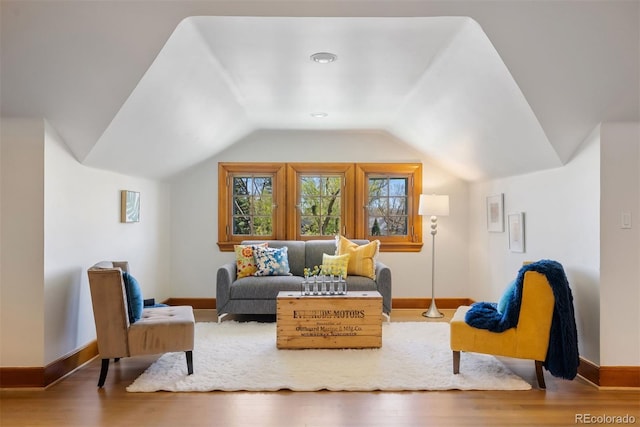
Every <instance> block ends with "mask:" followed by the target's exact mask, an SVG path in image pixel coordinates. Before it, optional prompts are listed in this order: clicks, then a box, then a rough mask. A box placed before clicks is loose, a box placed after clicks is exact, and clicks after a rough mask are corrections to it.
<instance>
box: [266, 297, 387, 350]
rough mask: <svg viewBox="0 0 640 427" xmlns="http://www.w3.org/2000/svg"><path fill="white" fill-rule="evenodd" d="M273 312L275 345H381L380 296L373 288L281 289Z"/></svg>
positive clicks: (370, 346)
mask: <svg viewBox="0 0 640 427" xmlns="http://www.w3.org/2000/svg"><path fill="white" fill-rule="evenodd" d="M277 315H278V316H277V331H278V332H277V347H278V348H282V349H285V348H287V349H302V348H374V347H381V346H382V296H381V295H380V293H379V292H376V291H363V292H357V291H353V292H351V291H350V292H347V294H346V295H332V296H329V295H301V294H300V292H290V291H282V292H280V293H278V299H277Z"/></svg>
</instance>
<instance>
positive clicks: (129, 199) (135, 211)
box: [120, 190, 140, 222]
mask: <svg viewBox="0 0 640 427" xmlns="http://www.w3.org/2000/svg"><path fill="white" fill-rule="evenodd" d="M120 222H140V193H138V192H137V191H129V190H122V192H121V207H120Z"/></svg>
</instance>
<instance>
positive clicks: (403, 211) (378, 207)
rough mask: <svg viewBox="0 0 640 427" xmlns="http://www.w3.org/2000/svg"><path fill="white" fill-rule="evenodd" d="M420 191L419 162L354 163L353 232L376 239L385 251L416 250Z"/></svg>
mask: <svg viewBox="0 0 640 427" xmlns="http://www.w3.org/2000/svg"><path fill="white" fill-rule="evenodd" d="M421 191H422V165H421V164H419V163H408V164H407V163H398V164H395V163H394V164H390V163H366V164H364V163H360V164H357V165H356V201H357V202H359V204H360V206H356V223H357V225H358V226H357V228H356V234H357V235H358V236H359V237H360V236H361V238H363V239H369V240H374V239H378V240H380V243H381V250H384V251H386V252H396V251H401V252H418V251H420V249H421V248H422V221H421V217H420V216H419V215H418V201H419V199H420V193H421Z"/></svg>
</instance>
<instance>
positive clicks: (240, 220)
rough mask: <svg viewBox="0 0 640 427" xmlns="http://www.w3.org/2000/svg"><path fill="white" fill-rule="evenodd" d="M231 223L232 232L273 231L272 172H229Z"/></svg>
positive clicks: (271, 232)
mask: <svg viewBox="0 0 640 427" xmlns="http://www.w3.org/2000/svg"><path fill="white" fill-rule="evenodd" d="M231 186H232V189H233V190H232V196H231V203H232V205H233V207H232V209H231V217H232V219H231V223H232V226H231V228H232V230H233V231H232V233H233V235H235V236H271V235H272V234H273V204H274V203H273V176H272V175H244V174H238V175H235V174H232V175H231Z"/></svg>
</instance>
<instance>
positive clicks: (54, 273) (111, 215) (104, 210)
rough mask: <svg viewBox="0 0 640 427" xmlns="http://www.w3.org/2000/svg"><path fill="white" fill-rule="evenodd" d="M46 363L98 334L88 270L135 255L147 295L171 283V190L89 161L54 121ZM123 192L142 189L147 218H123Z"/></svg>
mask: <svg viewBox="0 0 640 427" xmlns="http://www.w3.org/2000/svg"><path fill="white" fill-rule="evenodd" d="M45 131H46V134H45V173H44V178H45V191H44V248H45V250H44V301H45V307H44V308H45V310H44V312H45V322H44V325H45V331H44V333H45V360H44V362H45V364H47V363H50V362H52V361H53V360H55V359H57V358H59V357H60V356H62V355H65V354H67V353H69V352H71V351H73V350H75V349H77V348H79V347H82V346H83V345H85V344H87V343H88V342H90V341H92V340H93V339H95V326H94V323H93V311H92V308H91V296H90V293H89V284H88V279H87V268H89V267H90V266H91V265H93V264H94V263H96V262H98V261H102V260H127V261H129V263H130V265H129V266H130V268H131V274H132V275H133V276H134V277H136V279H138V281H139V282H140V286H141V287H142V292H143V296H144V297H145V298H147V297H155V298H156V299H158V300H162V299H164V298H167V297H169V296H171V291H170V287H169V259H168V257H169V238H168V229H169V216H170V215H169V212H170V209H169V202H170V200H169V189H168V185H167V184H159V183H156V182H154V181H150V180H147V179H140V178H135V177H130V176H125V175H120V174H116V173H113V172H107V171H102V170H98V169H92V168H89V167H86V166H83V165H81V164H80V163H78V162H77V161H76V159H75V158H74V157H73V156H72V154H71V153H70V151H69V150H68V147H67V146H66V145H65V143H64V142H63V140H62V138H61V137H60V136H59V135H58V134H57V133H56V131H55V129H53V128H52V127H51V126H50V125H49V124H47V126H46V128H45ZM120 190H132V191H139V192H140V193H141V195H140V196H141V206H140V222H138V223H121V222H120Z"/></svg>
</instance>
